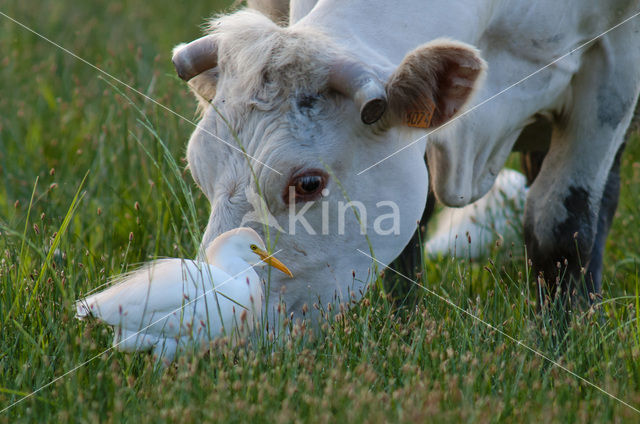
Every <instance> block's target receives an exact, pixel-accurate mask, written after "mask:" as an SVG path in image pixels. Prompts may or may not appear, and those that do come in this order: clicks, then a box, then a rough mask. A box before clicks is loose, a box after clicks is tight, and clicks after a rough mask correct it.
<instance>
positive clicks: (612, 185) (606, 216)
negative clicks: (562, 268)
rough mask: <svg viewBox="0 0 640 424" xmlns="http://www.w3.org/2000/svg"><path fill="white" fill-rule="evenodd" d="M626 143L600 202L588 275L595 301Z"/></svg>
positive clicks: (619, 151) (616, 160)
mask: <svg viewBox="0 0 640 424" xmlns="http://www.w3.org/2000/svg"><path fill="white" fill-rule="evenodd" d="M624 147H625V145H624V144H623V145H622V146H621V147H620V149H619V150H618V153H616V157H615V159H614V162H613V166H612V167H611V170H610V171H609V176H608V178H607V183H606V185H605V187H604V192H603V193H602V201H601V202H600V213H599V214H598V224H597V225H598V227H597V231H596V238H595V240H594V244H593V249H592V251H591V261H590V262H589V268H588V272H587V276H586V281H585V284H586V290H587V292H586V295H588V296H589V300H590V301H595V300H596V296H597V295H598V294H600V293H601V290H602V260H603V256H604V246H605V244H606V241H607V236H608V235H609V229H610V228H611V223H612V222H613V216H614V215H615V212H616V209H617V208H618V198H619V197H620V162H621V157H622V152H623V151H624Z"/></svg>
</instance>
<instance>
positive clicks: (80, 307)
mask: <svg viewBox="0 0 640 424" xmlns="http://www.w3.org/2000/svg"><path fill="white" fill-rule="evenodd" d="M266 264H268V265H272V266H274V267H275V268H277V269H280V270H281V271H283V272H285V273H287V274H289V275H290V276H291V272H290V271H289V270H288V269H287V268H286V267H285V266H284V265H283V264H282V263H281V262H280V261H278V260H277V259H275V258H273V257H272V256H270V255H269V254H268V253H267V252H266V249H265V247H264V243H263V241H262V239H261V238H260V236H259V235H258V234H257V233H256V232H255V231H254V230H252V229H250V228H237V229H234V230H231V231H228V232H226V233H223V234H221V235H220V236H219V237H217V238H216V239H215V240H214V241H213V242H212V243H211V244H210V245H209V247H208V248H207V250H206V262H204V261H196V260H186V259H178V258H170V259H161V260H157V261H154V262H151V263H150V264H148V265H146V266H144V267H142V268H140V269H138V270H136V271H134V272H132V273H129V274H125V275H123V276H120V277H118V278H116V283H115V284H114V285H113V286H111V287H109V288H107V289H106V290H103V291H101V292H99V293H96V294H93V295H90V296H87V297H86V298H84V299H81V300H79V301H78V302H77V303H76V309H77V317H78V318H79V319H83V318H85V317H87V316H93V317H96V318H98V319H99V320H101V321H103V322H105V323H107V324H109V325H111V326H112V327H114V339H113V344H114V347H116V348H117V349H119V350H124V351H136V350H148V349H152V350H153V352H154V353H155V354H157V355H158V357H159V358H165V359H167V360H172V359H173V358H174V356H175V353H176V351H177V350H178V349H180V348H184V347H186V346H187V345H189V344H192V343H198V342H201V341H209V340H212V339H214V338H215V337H217V336H219V335H221V334H222V333H223V331H225V330H226V331H230V330H233V329H237V328H240V327H241V326H244V327H245V328H249V329H250V328H252V327H253V325H254V321H256V320H257V319H259V318H260V316H261V311H262V300H263V299H262V297H263V292H262V283H261V281H260V278H259V277H258V274H257V273H256V272H255V270H254V269H253V267H255V266H263V265H266Z"/></svg>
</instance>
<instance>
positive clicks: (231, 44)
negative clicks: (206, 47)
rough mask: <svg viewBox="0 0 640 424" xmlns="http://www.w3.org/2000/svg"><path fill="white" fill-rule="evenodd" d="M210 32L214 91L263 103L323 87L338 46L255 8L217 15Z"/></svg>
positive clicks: (237, 99) (234, 99) (239, 100)
mask: <svg viewBox="0 0 640 424" xmlns="http://www.w3.org/2000/svg"><path fill="white" fill-rule="evenodd" d="M210 33H211V34H212V35H213V36H214V37H215V39H216V43H217V46H218V68H219V71H220V79H219V82H218V92H217V95H216V97H217V98H225V100H226V101H228V102H233V104H236V105H239V106H250V105H253V106H257V107H259V108H261V109H274V108H276V107H278V105H279V103H280V102H282V101H283V99H287V98H289V97H291V96H294V95H299V94H301V93H317V92H319V91H321V90H323V89H324V87H326V85H327V81H328V75H329V66H330V63H331V60H332V57H335V55H336V54H337V50H338V49H337V47H335V46H334V45H333V43H332V42H331V41H330V40H328V39H327V37H326V36H325V35H324V34H322V33H320V32H318V31H317V30H312V29H309V28H305V29H292V28H281V27H279V26H277V25H276V24H274V23H273V22H272V21H271V20H269V19H268V18H266V17H265V16H263V15H261V14H259V13H257V12H253V11H244V12H239V13H236V14H234V15H230V16H225V17H222V18H220V19H218V20H216V21H213V23H212V24H211V26H210Z"/></svg>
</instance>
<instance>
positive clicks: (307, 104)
mask: <svg viewBox="0 0 640 424" xmlns="http://www.w3.org/2000/svg"><path fill="white" fill-rule="evenodd" d="M316 101H318V97H317V96H311V95H308V94H305V95H302V96H300V98H298V107H299V108H300V109H311V108H312V107H313V106H314V105H315V104H316Z"/></svg>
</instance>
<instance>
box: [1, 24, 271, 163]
mask: <svg viewBox="0 0 640 424" xmlns="http://www.w3.org/2000/svg"><path fill="white" fill-rule="evenodd" d="M0 15H2V16H4V17H5V18H7V19H8V20H10V21H11V22H13V23H15V24H17V25H19V26H21V27H22V28H24V29H26V30H27V31H29V32H31V33H32V34H34V35H36V36H38V37H40V38H42V39H43V40H44V41H46V42H48V43H49V44H52V45H53V46H55V47H57V48H59V49H60V50H62V51H63V52H65V53H67V54H68V55H70V56H72V57H74V58H75V59H78V60H79V61H80V62H82V63H84V64H86V65H89V66H90V67H92V68H93V69H95V70H96V71H98V72H100V73H101V74H103V75H106V76H107V77H109V78H111V79H112V80H114V81H116V82H118V83H120V84H122V85H124V86H125V87H127V88H128V89H129V90H131V91H133V92H135V93H137V94H139V95H140V96H142V97H144V98H145V99H147V100H149V101H150V102H152V103H154V104H156V105H157V106H160V107H161V108H162V109H164V110H166V111H167V112H169V113H172V114H173V115H175V116H177V117H178V118H180V119H182V120H184V121H186V122H188V123H190V124H191V125H193V126H194V127H196V128H198V124H197V123H195V122H194V121H192V120H191V119H189V118H187V117H186V116H184V115H181V114H180V113H178V112H176V111H174V110H173V109H170V108H168V107H167V106H165V105H163V104H162V103H160V102H158V101H157V100H155V99H154V98H152V97H149V96H148V95H146V94H144V93H143V92H141V91H140V90H137V89H135V88H133V87H132V86H131V85H129V84H127V83H126V82H124V81H122V80H120V79H118V78H116V77H114V76H113V75H111V74H110V73H108V72H107V71H104V70H102V69H101V68H99V67H98V66H96V65H94V64H93V63H91V62H89V61H88V60H86V59H84V58H82V57H80V56H78V55H77V54H75V53H74V52H72V51H71V50H69V49H66V48H64V47H62V46H61V45H60V44H58V43H56V42H55V41H52V40H50V39H49V38H47V37H45V36H44V35H42V34H40V33H39V32H37V31H35V30H34V29H32V28H30V27H28V26H27V25H25V24H23V23H22V22H19V21H17V20H15V19H14V18H12V17H11V16H9V15H7V14H5V13H2V12H0ZM199 128H200V130H202V131H204V132H205V133H207V134H208V135H210V136H212V137H213V138H215V139H216V140H218V141H220V142H221V143H224V144H226V145H227V146H229V147H231V148H232V149H234V150H237V151H238V152H240V153H242V154H244V155H246V156H247V157H249V158H251V159H253V160H254V161H256V162H258V163H259V164H260V165H262V166H264V167H266V168H269V169H270V170H272V171H273V172H275V173H276V174H279V175H282V173H281V172H280V171H278V170H276V169H273V168H272V167H270V166H269V165H267V164H266V163H264V162H262V161H260V160H259V159H256V158H254V157H253V156H251V155H250V154H248V153H247V152H246V151H244V150H243V149H241V148H238V147H237V146H234V145H233V144H231V143H229V142H227V141H225V140H223V139H222V138H220V137H218V136H217V135H215V134H213V133H212V132H210V131H209V130H207V129H206V128H203V127H201V126H200V127H199Z"/></svg>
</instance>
